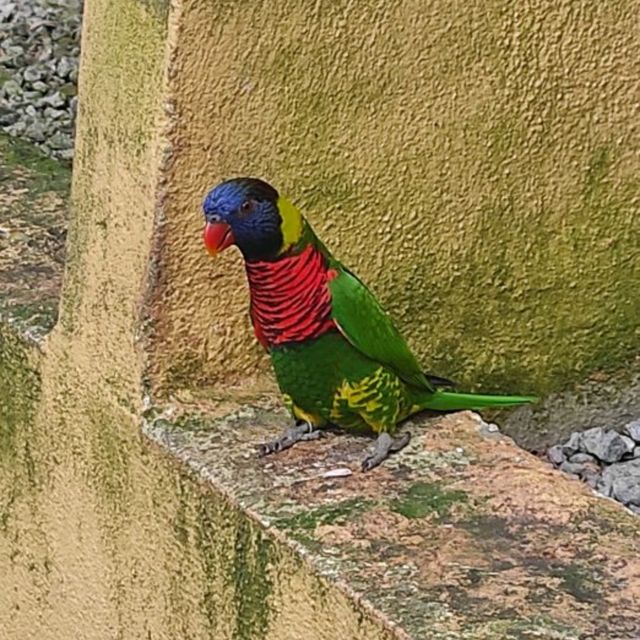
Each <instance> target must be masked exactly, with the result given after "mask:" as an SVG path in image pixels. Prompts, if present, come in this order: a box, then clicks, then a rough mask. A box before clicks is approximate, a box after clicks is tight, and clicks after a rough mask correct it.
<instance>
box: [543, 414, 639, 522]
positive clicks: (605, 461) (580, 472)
mask: <svg viewBox="0 0 640 640" xmlns="http://www.w3.org/2000/svg"><path fill="white" fill-rule="evenodd" d="M547 457H548V458H549V460H550V461H551V463H552V464H553V465H554V466H555V467H557V468H559V469H560V470H561V471H564V472H565V473H568V474H570V475H572V476H573V477H576V478H580V479H581V480H582V481H584V482H586V483H587V484H589V485H590V486H591V487H592V488H594V489H596V491H598V492H599V493H601V494H602V495H604V496H607V497H610V498H613V499H614V500H617V501H618V502H621V503H622V504H624V505H626V506H627V507H629V509H631V510H632V511H633V512H634V513H639V514H640V420H635V421H633V422H630V423H629V424H627V425H625V427H624V428H623V429H622V433H619V432H618V431H616V430H614V429H607V428H605V427H595V428H593V429H587V430H586V431H575V432H574V433H572V434H571V436H570V437H569V439H568V440H567V441H566V442H563V443H560V444H556V445H554V446H553V447H551V448H549V449H548V451H547Z"/></svg>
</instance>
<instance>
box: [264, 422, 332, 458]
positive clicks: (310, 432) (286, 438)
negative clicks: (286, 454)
mask: <svg viewBox="0 0 640 640" xmlns="http://www.w3.org/2000/svg"><path fill="white" fill-rule="evenodd" d="M322 435H323V434H322V431H319V430H317V429H316V430H314V428H313V425H312V424H310V423H308V422H305V423H303V424H300V425H296V426H295V427H292V428H291V429H287V430H286V431H285V432H284V433H283V434H282V435H281V436H280V437H279V438H277V439H276V440H270V441H269V442H263V443H262V444H260V445H259V446H258V455H260V456H268V455H270V454H273V453H280V452H281V451H284V450H285V449H288V448H289V447H292V446H293V445H294V444H295V443H296V442H304V441H306V440H317V439H318V438H321V437H322Z"/></svg>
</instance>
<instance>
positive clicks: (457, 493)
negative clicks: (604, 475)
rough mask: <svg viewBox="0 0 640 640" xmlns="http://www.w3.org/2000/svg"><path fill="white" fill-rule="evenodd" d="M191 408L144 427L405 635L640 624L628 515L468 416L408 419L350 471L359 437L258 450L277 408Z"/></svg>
mask: <svg viewBox="0 0 640 640" xmlns="http://www.w3.org/2000/svg"><path fill="white" fill-rule="evenodd" d="M192 411H193V409H191V410H189V409H188V408H180V407H176V406H171V407H167V410H166V413H165V415H162V414H160V415H155V416H152V417H150V419H149V421H148V422H147V424H146V426H145V433H147V435H149V436H150V437H151V438H152V439H154V440H156V441H157V442H158V443H159V444H160V445H161V446H162V447H164V448H166V449H167V450H168V451H169V452H171V453H172V454H173V455H175V456H177V457H178V458H179V459H181V460H182V461H183V462H185V463H186V464H187V465H188V466H190V467H191V468H192V469H193V470H194V472H195V473H197V475H198V476H199V477H200V478H202V479H203V480H204V481H205V482H208V483H211V484H213V485H214V486H216V487H218V488H219V489H221V490H222V491H224V492H225V493H226V494H227V495H228V496H229V499H230V500H231V501H233V502H234V503H236V504H238V505H240V506H241V508H242V509H243V510H244V511H245V512H246V513H249V514H251V515H252V517H254V518H255V519H256V520H257V521H258V522H260V523H261V524H262V526H263V527H265V529H266V531H267V535H269V532H271V535H273V536H274V537H275V539H276V540H282V537H281V534H284V535H285V536H286V540H287V541H288V542H289V544H292V545H293V547H294V548H295V549H296V550H297V551H298V553H300V554H302V555H303V556H304V557H305V558H307V560H308V561H309V562H310V564H311V566H312V567H314V569H315V570H316V571H318V573H319V574H320V575H321V576H323V577H324V578H325V579H327V580H328V581H329V582H330V583H334V584H341V585H343V586H344V587H346V588H347V589H348V590H349V592H350V593H351V594H352V595H353V596H354V597H356V598H357V599H358V600H360V601H362V602H363V603H365V604H367V605H368V606H370V607H371V608H372V609H373V610H375V611H377V612H379V614H380V615H381V616H382V617H383V618H386V619H387V620H388V624H390V625H391V626H394V625H395V626H396V628H398V629H402V631H403V632H404V633H406V634H407V635H408V636H409V637H411V638H416V639H417V638H433V639H434V640H438V639H445V638H447V639H453V638H465V639H466V638H468V639H476V638H484V639H486V640H489V639H493V638H496V639H498V638H501V639H502V638H535V637H544V638H558V639H561V638H564V639H567V640H568V639H575V640H577V639H578V638H584V637H594V638H608V637H616V638H633V637H635V636H636V635H637V634H638V633H639V632H640V614H638V612H637V611H636V610H635V607H634V606H633V602H634V601H635V600H636V598H637V597H638V596H639V595H640V560H639V558H640V555H638V552H639V551H640V546H639V545H640V520H638V518H636V517H634V516H633V515H631V514H630V513H629V512H627V511H626V510H625V509H624V508H622V507H621V506H619V505H616V504H615V503H612V502H611V501H608V500H605V499H603V498H598V497H596V496H595V495H594V494H593V493H592V492H591V490H589V489H588V488H587V487H586V485H583V484H581V483H580V482H578V481H573V480H570V479H568V478H567V476H565V475H563V474H561V473H559V472H556V471H554V470H552V469H551V468H550V466H549V465H547V464H545V463H544V462H542V461H540V460H539V459H538V458H536V457H534V456H532V455H531V454H529V453H527V452H524V451H522V450H521V449H519V448H518V447H517V446H516V445H515V444H514V443H513V441H511V440H510V439H509V438H506V437H504V436H502V435H500V434H499V433H497V432H495V431H491V430H490V429H488V425H487V424H486V423H483V422H482V421H481V420H479V419H478V418H477V417H476V416H474V415H473V414H471V413H460V414H455V415H452V416H449V417H446V418H441V419H432V420H427V421H425V420H420V421H413V422H410V423H409V424H408V425H407V426H406V428H407V429H409V430H410V431H411V433H412V434H413V438H412V441H411V443H410V445H409V446H408V447H407V449H405V450H404V451H403V452H402V453H401V454H399V455H397V456H394V457H392V458H391V459H390V460H389V461H387V463H386V464H385V466H384V467H382V468H380V469H378V470H376V471H375V472H373V473H368V474H363V473H361V472H360V471H359V462H360V460H361V459H362V457H363V454H364V452H365V450H366V448H367V447H368V446H370V441H369V440H368V439H367V438H363V437H360V438H358V437H353V436H340V435H335V434H328V435H327V437H326V438H324V439H322V440H320V441H314V442H309V443H304V444H301V445H297V446H296V447H294V448H293V449H290V450H288V451H287V452H285V453H283V454H281V455H280V456H277V457H266V458H259V457H258V455H257V444H258V443H259V442H261V441H263V440H265V439H268V438H270V437H273V435H274V434H275V433H277V431H278V430H279V429H281V428H282V425H283V424H284V423H285V422H286V420H287V418H286V416H285V415H284V414H283V413H281V412H274V411H273V409H271V408H270V406H269V405H268V403H263V404H256V405H254V406H252V407H247V406H244V407H242V408H239V409H238V410H237V411H235V412H232V413H231V414H228V415H226V416H223V417H220V418H218V419H215V420H207V418H206V413H200V412H198V413H192ZM337 469H339V470H341V471H342V473H340V474H332V473H331V472H332V471H335V470H337ZM345 470H350V471H351V473H350V474H347V473H344V471H345ZM532 487H535V491H534V492H532V489H531V488H532ZM256 588H261V587H259V586H258V587H256Z"/></svg>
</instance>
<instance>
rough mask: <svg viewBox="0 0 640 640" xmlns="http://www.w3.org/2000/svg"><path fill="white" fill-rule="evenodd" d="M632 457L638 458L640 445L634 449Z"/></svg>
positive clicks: (639, 456)
mask: <svg viewBox="0 0 640 640" xmlns="http://www.w3.org/2000/svg"><path fill="white" fill-rule="evenodd" d="M632 455H633V457H634V458H640V444H639V445H638V446H637V447H635V448H634V450H633V454H632Z"/></svg>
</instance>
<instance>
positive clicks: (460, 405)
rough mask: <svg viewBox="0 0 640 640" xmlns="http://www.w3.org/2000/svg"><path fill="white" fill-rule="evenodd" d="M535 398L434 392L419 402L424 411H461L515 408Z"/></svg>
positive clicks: (533, 400) (534, 400)
mask: <svg viewBox="0 0 640 640" xmlns="http://www.w3.org/2000/svg"><path fill="white" fill-rule="evenodd" d="M536 400H537V398H536V397H535V396H483V395H476V394H474V393H455V392H454V391H440V390H438V391H436V392H435V393H432V394H430V395H429V397H428V398H425V399H424V401H423V402H421V406H422V407H423V408H424V409H432V410H433V411H461V410H463V409H472V410H478V409H486V408H487V407H515V406H517V405H519V404H529V403H532V402H536Z"/></svg>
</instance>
